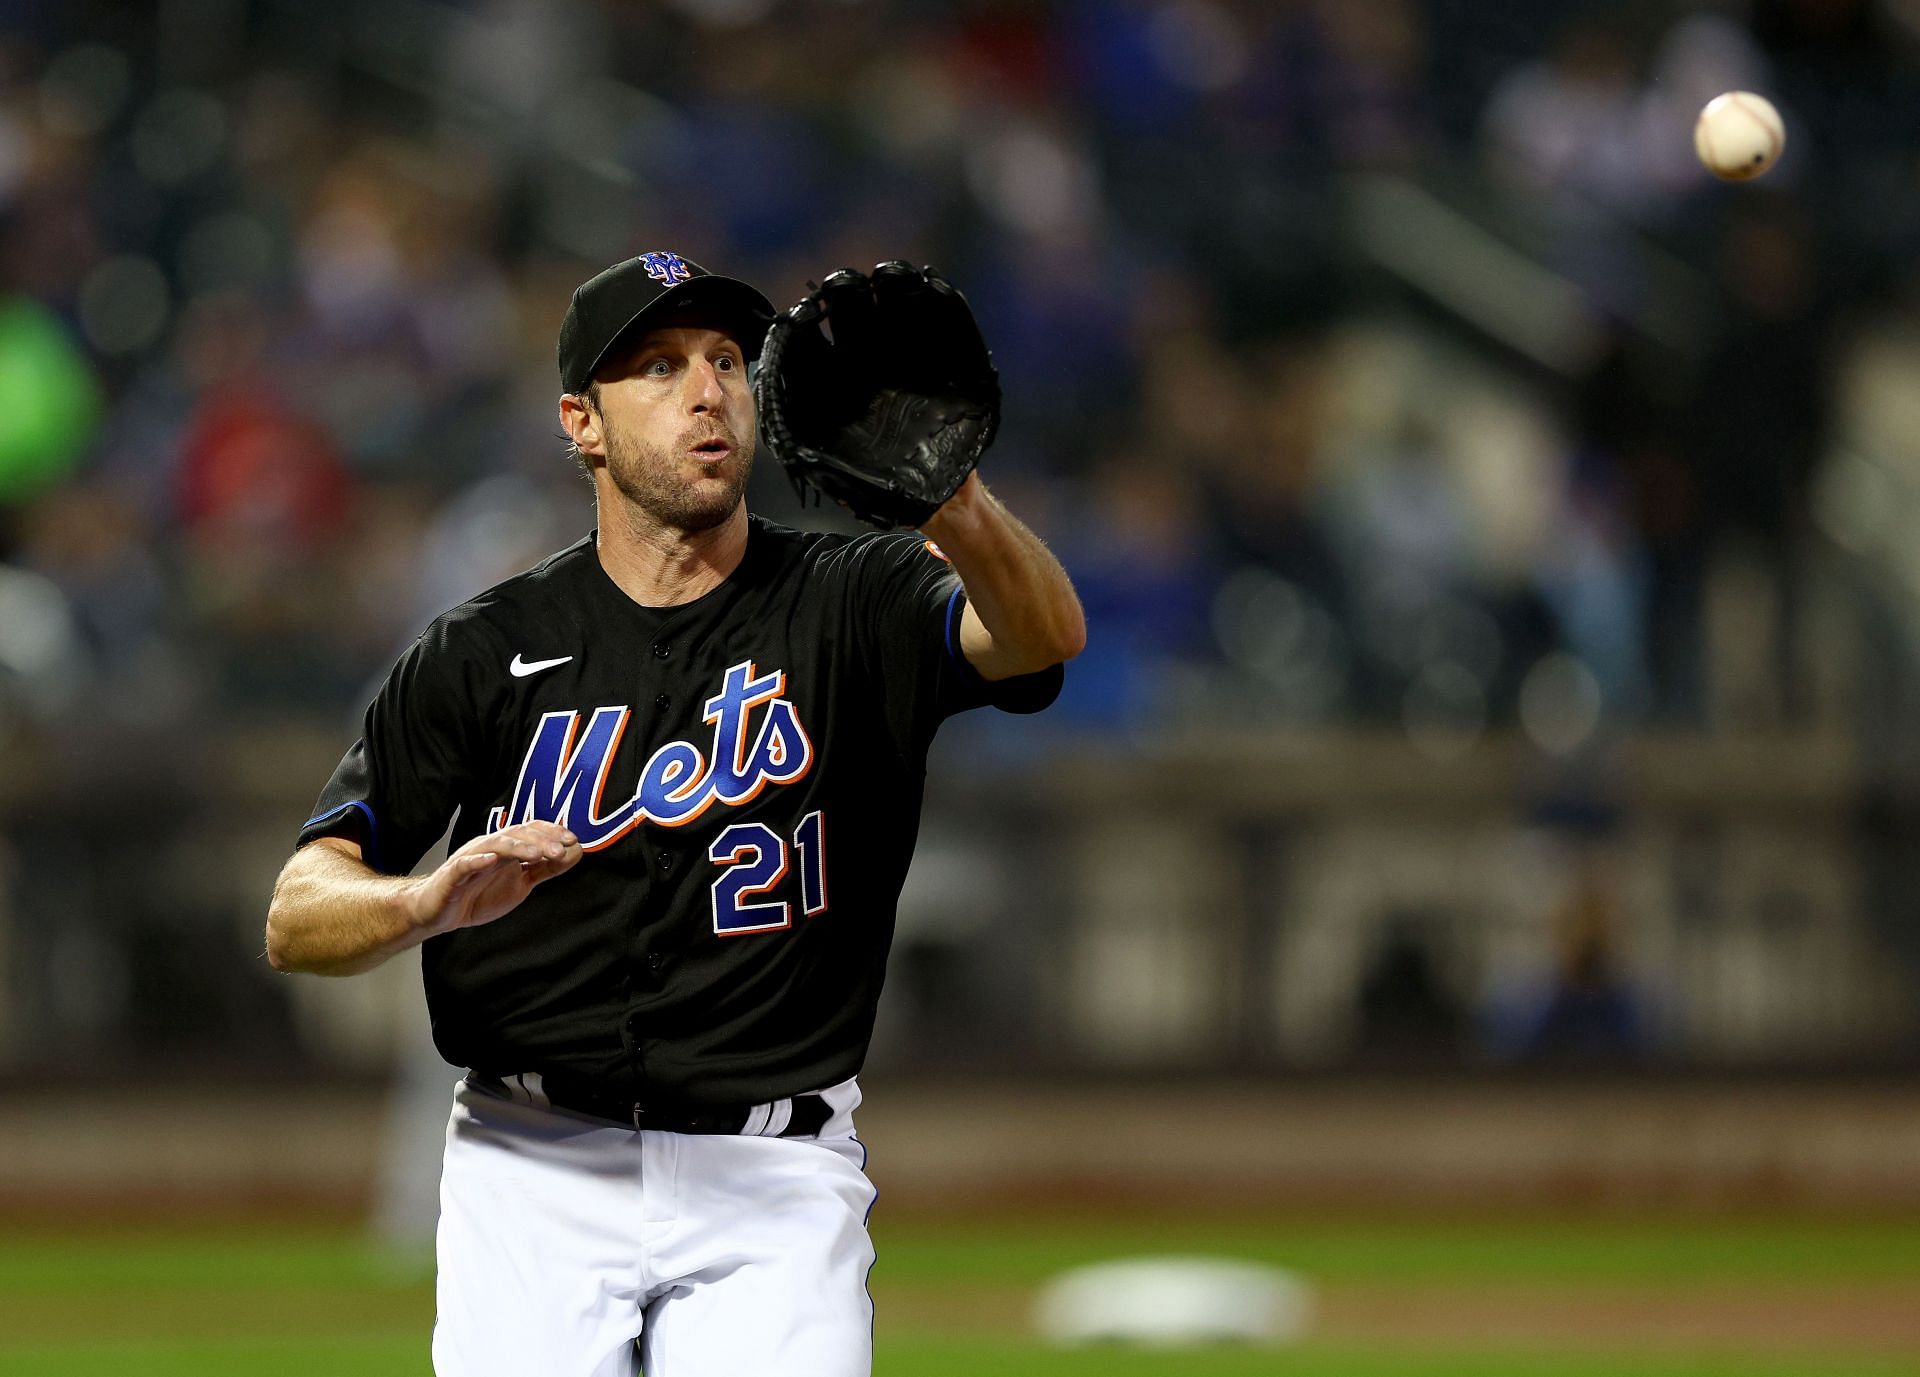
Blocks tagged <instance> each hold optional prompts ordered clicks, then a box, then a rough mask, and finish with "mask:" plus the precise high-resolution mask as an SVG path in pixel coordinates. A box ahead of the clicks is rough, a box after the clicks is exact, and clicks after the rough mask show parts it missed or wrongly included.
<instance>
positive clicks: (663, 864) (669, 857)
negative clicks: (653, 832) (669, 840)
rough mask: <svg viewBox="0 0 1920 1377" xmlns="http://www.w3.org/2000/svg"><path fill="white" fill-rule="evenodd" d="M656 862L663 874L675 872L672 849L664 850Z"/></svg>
mask: <svg viewBox="0 0 1920 1377" xmlns="http://www.w3.org/2000/svg"><path fill="white" fill-rule="evenodd" d="M654 864H655V865H657V866H659V867H660V873H661V874H662V875H671V874H672V873H673V853H672V852H671V851H662V852H661V853H660V856H659V859H658V860H656V861H654Z"/></svg>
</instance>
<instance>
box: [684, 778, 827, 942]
mask: <svg viewBox="0 0 1920 1377" xmlns="http://www.w3.org/2000/svg"><path fill="white" fill-rule="evenodd" d="M825 845H826V819H825V817H824V816H823V815H822V814H821V813H820V812H819V810H817V809H816V810H815V811H813V812H811V813H809V814H807V815H806V816H805V817H804V818H802V819H800V825H799V827H797V828H795V829H794V833H793V849H794V850H795V851H797V852H798V853H799V855H800V906H801V908H802V909H803V910H804V911H805V913H806V915H807V917H809V918H813V917H816V916H818V915H819V914H822V913H825V912H826V911H827V858H826V854H825V850H824V848H825ZM707 859H708V860H710V861H712V862H713V863H714V864H715V865H719V866H723V867H725V869H723V870H722V871H721V873H720V878H719V879H717V880H715V881H714V882H713V931H714V934H715V935H716V936H719V937H739V936H741V935H742V934H744V933H749V932H777V931H779V930H780V929H782V928H786V927H791V926H792V925H793V906H792V905H791V904H790V903H788V902H787V901H786V900H785V899H774V900H762V901H760V902H757V903H756V902H754V901H755V899H756V898H757V897H758V896H760V895H763V894H770V893H772V892H773V891H774V890H775V889H777V888H779V886H780V884H781V882H782V881H784V880H785V879H786V878H787V869H788V861H787V843H786V841H785V840H784V839H783V838H782V837H781V836H780V834H779V833H778V832H776V831H774V830H773V829H772V828H771V827H769V826H767V825H766V824H765V823H764V822H736V823H734V824H733V825H732V826H731V827H729V828H727V829H726V831H724V832H722V833H721V834H720V835H719V836H717V837H715V838H714V839H713V845H712V846H710V847H708V848H707Z"/></svg>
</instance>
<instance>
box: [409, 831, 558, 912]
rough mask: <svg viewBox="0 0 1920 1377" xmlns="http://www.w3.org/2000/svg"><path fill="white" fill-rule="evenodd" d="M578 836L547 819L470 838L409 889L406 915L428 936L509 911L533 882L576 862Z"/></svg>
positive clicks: (552, 874)
mask: <svg viewBox="0 0 1920 1377" xmlns="http://www.w3.org/2000/svg"><path fill="white" fill-rule="evenodd" d="M584 854H585V853H584V852H583V851H582V850H581V849H580V840H579V838H577V837H575V836H574V835H573V833H571V832H569V831H568V830H567V829H566V828H564V827H561V826H560V825H559V824H557V823H551V822H523V823H519V824H517V825H515V826H513V827H506V828H502V829H501V830H500V831H498V832H489V833H488V834H487V835H486V836H484V837H475V838H474V839H473V840H472V841H470V842H468V843H467V844H466V845H465V846H463V847H461V848H460V849H459V850H458V851H456V852H454V853H453V854H452V855H451V856H449V857H447V859H446V861H445V862H444V863H443V864H442V865H441V866H440V868H439V869H438V870H436V871H434V872H433V873H432V874H431V875H426V876H422V877H421V878H420V880H418V881H417V882H416V883H415V885H414V886H413V887H412V888H411V889H410V890H408V892H407V896H406V903H407V909H408V912H407V917H408V921H410V922H411V923H412V924H413V925H414V926H415V927H417V928H425V929H426V930H427V932H428V934H429V935H430V936H437V935H439V934H440V933H443V932H454V931H456V930H458V929H460V928H477V927H479V926H480V925H481V924H482V923H491V922H492V921H493V920H494V919H496V918H499V917H502V916H504V915H505V914H508V913H511V912H513V910H514V909H516V908H518V907H519V906H520V902H521V900H523V899H525V898H526V897H527V895H529V894H531V893H532V892H533V887H534V886H535V885H537V884H539V883H541V882H542V881H544V880H551V879H552V878H553V877H554V876H555V875H561V874H565V873H566V872H567V871H569V870H571V869H573V867H574V866H576V865H578V864H579V863H580V857H581V856H583V855H584Z"/></svg>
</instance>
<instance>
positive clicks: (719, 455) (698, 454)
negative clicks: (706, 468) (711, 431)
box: [687, 436, 733, 464]
mask: <svg viewBox="0 0 1920 1377" xmlns="http://www.w3.org/2000/svg"><path fill="white" fill-rule="evenodd" d="M687 453H688V454H691V455H692V456H693V457H694V458H695V459H697V460H699V461H700V462H701V463H703V464H717V463H719V462H720V461H721V460H722V459H725V458H726V457H727V456H728V455H729V454H732V453H733V446H732V445H730V444H728V443H727V442H726V441H725V440H722V439H720V438H718V437H717V436H716V437H715V438H714V439H711V440H702V441H701V442H700V443H699V444H697V445H695V446H693V447H692V448H691V449H689V450H688V451H687Z"/></svg>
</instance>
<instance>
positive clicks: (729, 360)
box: [713, 354, 739, 373]
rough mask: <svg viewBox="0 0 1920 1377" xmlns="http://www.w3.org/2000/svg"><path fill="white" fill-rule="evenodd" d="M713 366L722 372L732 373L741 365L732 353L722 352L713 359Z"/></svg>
mask: <svg viewBox="0 0 1920 1377" xmlns="http://www.w3.org/2000/svg"><path fill="white" fill-rule="evenodd" d="M713 366H714V367H715V368H717V369H719V370H720V371H721V372H722V373H731V372H733V370H734V369H735V368H738V367H739V365H738V364H737V363H735V362H734V360H733V355H731V354H722V355H721V356H720V357H719V358H717V359H715V360H714V361H713Z"/></svg>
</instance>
